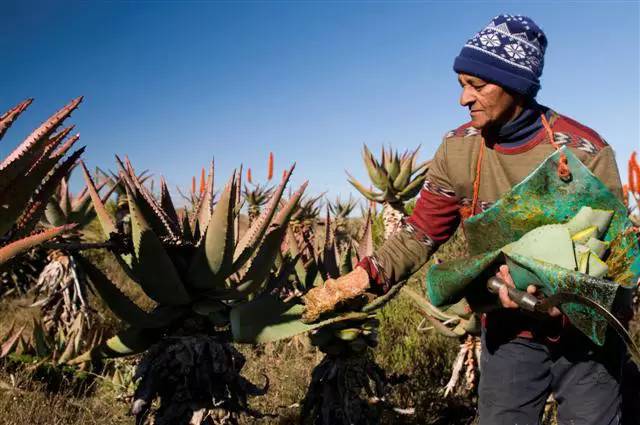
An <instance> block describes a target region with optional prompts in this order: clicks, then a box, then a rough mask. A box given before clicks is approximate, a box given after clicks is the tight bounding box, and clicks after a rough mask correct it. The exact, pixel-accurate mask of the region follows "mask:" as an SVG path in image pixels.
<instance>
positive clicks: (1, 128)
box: [0, 99, 33, 139]
mask: <svg viewBox="0 0 640 425" xmlns="http://www.w3.org/2000/svg"><path fill="white" fill-rule="evenodd" d="M31 102H33V99H27V100H23V101H22V102H20V103H18V104H17V105H16V106H14V107H13V108H11V109H9V110H8V111H7V112H5V113H4V114H2V115H1V116H0V139H2V136H4V134H5V133H6V132H7V130H8V129H9V127H11V125H12V124H13V123H14V122H15V121H16V119H17V118H18V116H19V115H20V114H21V113H22V112H24V110H25V109H27V108H28V107H29V105H31Z"/></svg>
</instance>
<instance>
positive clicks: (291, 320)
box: [231, 214, 399, 425]
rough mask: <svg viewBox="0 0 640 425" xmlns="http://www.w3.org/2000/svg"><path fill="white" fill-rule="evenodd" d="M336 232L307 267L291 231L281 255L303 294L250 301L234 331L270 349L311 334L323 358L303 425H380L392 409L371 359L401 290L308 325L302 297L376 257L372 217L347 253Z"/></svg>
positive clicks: (236, 313)
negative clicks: (387, 308) (384, 310)
mask: <svg viewBox="0 0 640 425" xmlns="http://www.w3.org/2000/svg"><path fill="white" fill-rule="evenodd" d="M333 232H334V228H333V227H332V226H331V220H330V218H328V219H327V220H326V221H325V234H324V240H325V241H324V245H323V247H322V250H319V251H318V252H317V254H316V256H315V257H314V258H312V260H311V261H307V262H303V261H301V260H300V250H301V246H300V245H298V244H297V243H296V240H295V238H294V236H293V235H292V234H291V231H290V232H289V236H288V239H287V245H286V246H287V248H288V249H287V251H286V252H285V253H283V258H284V259H285V262H286V261H289V262H290V263H289V266H288V267H287V266H283V269H284V270H287V271H288V274H287V276H286V279H285V280H286V281H288V282H289V283H293V284H294V288H295V290H296V291H297V294H293V296H291V295H289V296H286V297H282V296H281V295H282V294H281V293H279V292H276V293H275V294H274V293H271V294H263V295H262V296H260V297H258V298H257V299H256V300H254V301H252V302H249V303H247V304H243V305H239V306H235V307H234V308H233V309H232V312H231V320H232V323H233V326H232V331H233V333H234V338H235V339H236V340H237V341H240V342H256V341H257V342H271V341H275V340H280V339H286V338H291V337H296V336H298V335H301V334H303V333H308V334H309V337H310V340H311V343H312V344H313V345H315V346H316V347H318V348H319V349H320V351H322V352H323V353H324V354H325V357H324V358H323V360H322V361H321V362H320V364H319V365H318V366H317V367H316V368H315V369H314V371H313V372H312V377H311V383H310V385H309V388H308V390H307V393H306V395H305V398H304V400H303V401H302V403H301V406H302V411H301V416H302V423H305V424H307V423H309V424H323V425H325V424H327V425H328V424H353V423H362V424H374V423H378V420H379V418H380V413H381V411H382V410H383V409H384V408H387V407H390V406H389V404H388V403H387V402H386V398H385V397H386V395H387V392H388V390H389V388H390V380H389V379H388V377H387V376H386V374H385V372H384V370H383V369H382V368H380V367H379V366H378V365H377V364H376V363H375V361H374V358H373V352H372V349H373V348H374V347H375V346H376V345H377V343H378V340H377V336H378V335H377V327H378V324H379V322H378V320H377V319H376V317H375V313H376V310H377V309H378V308H380V307H381V306H382V305H384V303H385V302H386V301H387V300H389V299H390V298H391V297H393V296H394V295H395V294H396V292H397V290H398V289H399V287H396V288H394V290H393V291H390V292H389V293H387V294H385V295H384V296H382V297H378V298H375V299H373V298H374V296H373V295H372V294H368V295H367V296H364V297H361V298H359V299H356V300H353V301H352V302H350V303H349V304H348V305H344V306H342V307H343V308H342V310H341V311H339V312H336V313H332V314H329V315H327V316H325V317H321V320H320V321H318V322H315V323H305V322H303V321H302V320H301V315H302V313H303V311H304V306H303V305H302V304H301V303H300V296H301V295H303V294H304V293H306V292H307V291H308V290H310V289H311V288H313V287H314V286H316V285H322V284H324V282H325V281H326V280H327V279H329V278H337V277H338V276H340V275H342V274H344V273H348V272H349V271H351V270H353V267H354V265H355V264H356V263H357V260H358V259H361V258H364V257H365V256H367V255H371V253H372V252H373V240H372V234H371V215H370V214H369V215H368V217H367V219H366V221H365V226H364V229H363V232H362V236H361V237H360V238H359V244H358V245H357V246H356V244H354V245H352V246H351V247H350V248H351V249H350V250H348V251H346V252H344V253H340V252H339V251H338V249H337V247H336V244H335V236H334V235H333ZM285 274H286V272H285ZM296 295H297V296H296ZM372 299H373V300H372ZM372 402H373V403H372Z"/></svg>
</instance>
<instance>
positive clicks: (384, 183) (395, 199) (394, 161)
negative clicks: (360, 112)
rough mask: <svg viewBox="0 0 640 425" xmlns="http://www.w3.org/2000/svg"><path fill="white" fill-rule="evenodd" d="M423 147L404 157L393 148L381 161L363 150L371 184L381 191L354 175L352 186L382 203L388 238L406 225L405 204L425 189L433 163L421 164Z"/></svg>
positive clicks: (350, 177) (407, 152)
mask: <svg viewBox="0 0 640 425" xmlns="http://www.w3.org/2000/svg"><path fill="white" fill-rule="evenodd" d="M419 149H420V148H419V147H418V148H417V149H416V150H414V151H412V152H409V151H405V152H404V153H403V154H402V155H400V154H399V153H398V151H393V150H391V148H389V149H388V150H385V149H384V148H382V153H381V156H380V160H379V161H378V160H377V159H376V158H375V157H374V156H373V154H372V153H371V151H370V150H369V148H367V146H366V145H365V146H364V148H363V151H362V158H363V160H364V165H365V167H366V169H367V173H368V174H369V178H370V179H371V183H373V185H374V186H375V188H376V189H378V191H375V190H373V189H367V188H366V187H365V186H364V185H363V184H362V183H360V182H359V181H358V180H356V179H355V178H354V177H353V176H352V175H351V174H349V173H347V175H348V176H349V183H351V184H352V185H353V186H354V187H355V188H356V189H357V190H358V191H359V192H360V193H361V194H362V195H363V196H364V197H365V198H367V199H369V200H370V201H374V202H378V203H380V204H382V215H383V219H384V228H385V239H388V238H389V236H391V235H392V234H393V233H395V232H396V231H397V230H398V228H399V227H400V225H401V224H402V222H403V219H404V216H405V215H406V211H405V208H404V204H405V202H407V201H409V200H410V199H412V198H414V197H415V196H416V195H417V194H418V193H419V192H420V189H421V188H422V185H423V184H424V181H425V179H426V177H427V171H428V169H429V164H430V161H425V162H423V163H420V164H418V163H417V156H418V151H419Z"/></svg>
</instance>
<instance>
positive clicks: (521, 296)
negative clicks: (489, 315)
mask: <svg viewBox="0 0 640 425" xmlns="http://www.w3.org/2000/svg"><path fill="white" fill-rule="evenodd" d="M503 286H506V287H507V291H508V292H509V298H510V299H511V301H513V302H515V303H516V304H518V306H519V307H520V308H522V309H524V310H527V311H536V306H537V305H538V303H539V302H540V301H539V300H538V299H537V298H536V297H534V296H533V295H531V294H529V293H528V292H525V291H521V290H519V289H516V288H514V287H512V286H509V285H507V283H506V282H505V281H504V280H502V279H500V278H499V277H496V276H492V277H490V278H489V280H488V281H487V289H488V290H489V292H492V293H494V294H498V292H499V291H500V288H502V287H503Z"/></svg>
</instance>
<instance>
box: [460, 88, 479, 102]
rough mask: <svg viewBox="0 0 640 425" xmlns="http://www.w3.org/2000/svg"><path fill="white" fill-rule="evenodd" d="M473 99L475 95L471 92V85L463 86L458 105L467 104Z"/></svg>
mask: <svg viewBox="0 0 640 425" xmlns="http://www.w3.org/2000/svg"><path fill="white" fill-rule="evenodd" d="M475 101H476V97H475V95H474V94H473V89H472V88H471V87H463V88H462V94H461V95H460V105H461V106H469V105H471V104H472V103H473V102H475Z"/></svg>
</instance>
